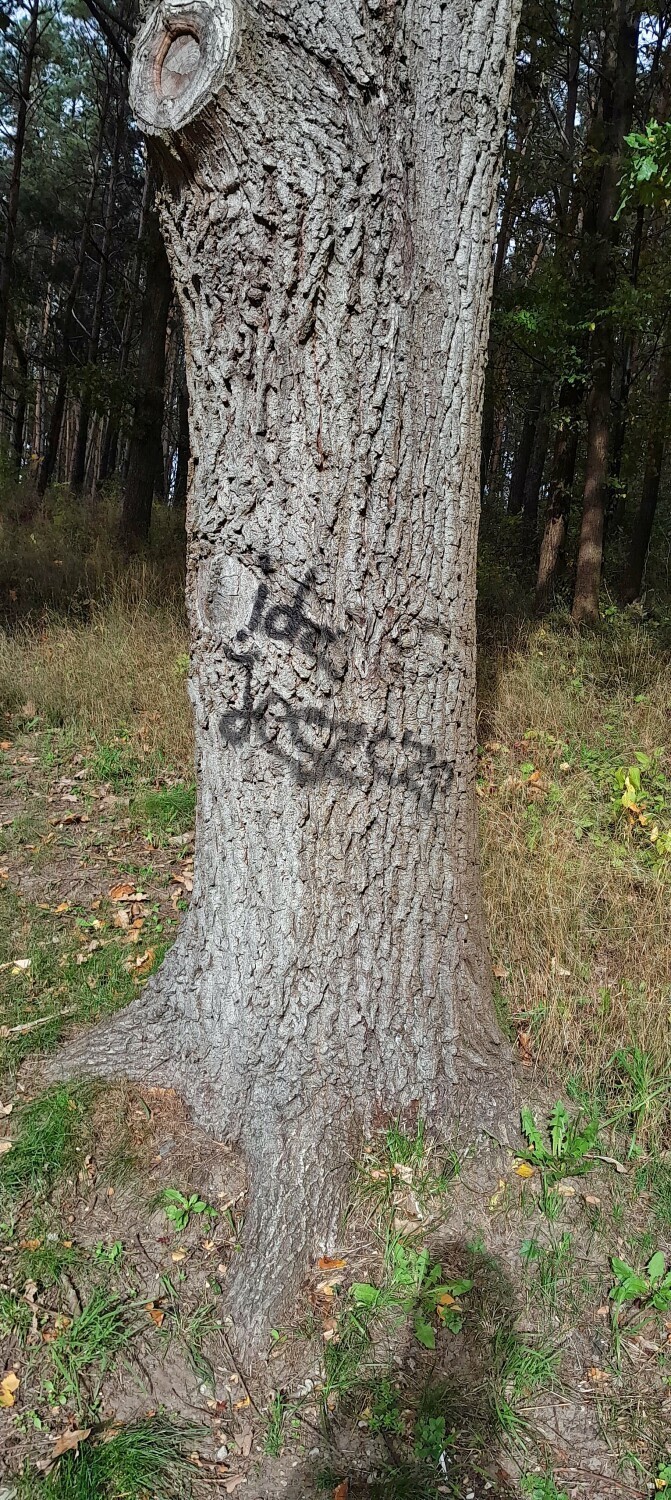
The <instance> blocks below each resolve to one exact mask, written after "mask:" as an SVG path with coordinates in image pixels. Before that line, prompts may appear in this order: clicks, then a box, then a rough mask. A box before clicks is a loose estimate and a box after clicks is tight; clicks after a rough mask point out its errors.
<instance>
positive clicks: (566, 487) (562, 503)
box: [536, 386, 579, 611]
mask: <svg viewBox="0 0 671 1500" xmlns="http://www.w3.org/2000/svg"><path fill="white" fill-rule="evenodd" d="M577 406H578V401H577V390H576V387H575V386H568V387H566V388H565V389H564V390H563V391H562V395H561V398H560V407H561V409H562V413H563V415H562V416H561V418H560V422H559V427H558V428H557V432H556V436H555V442H554V451H553V454H552V469H551V472H550V480H549V485H548V502H547V510H546V512H545V525H544V529H543V539H542V542H541V550H540V559H539V563H538V577H537V580H536V608H537V610H539V611H542V610H544V609H547V607H548V605H549V603H550V600H551V598H552V591H553V588H554V581H555V577H556V573H557V566H558V563H559V558H560V556H561V553H562V549H563V547H564V543H565V541H566V532H567V528H568V519H569V513H570V509H571V495H572V493H573V476H574V474H575V466H576V459H577V456H578V437H579V431H578V423H577Z"/></svg>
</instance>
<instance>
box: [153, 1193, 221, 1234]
mask: <svg viewBox="0 0 671 1500" xmlns="http://www.w3.org/2000/svg"><path fill="white" fill-rule="evenodd" d="M161 1207H162V1208H163V1210H164V1213H165V1216H166V1219H169V1220H170V1223H171V1224H173V1225H174V1227H175V1230H176V1231H177V1233H178V1234H179V1233H180V1232H181V1231H182V1230H183V1229H186V1228H187V1226H188V1225H189V1223H190V1222H191V1216H192V1214H201V1215H202V1216H203V1218H206V1219H216V1217H217V1210H216V1208H212V1205H211V1204H210V1203H206V1202H205V1199H204V1198H199V1197H198V1194H197V1193H191V1194H190V1195H189V1197H188V1198H187V1197H186V1194H185V1193H180V1192H179V1190H178V1189H177V1188H166V1189H165V1192H164V1193H162V1194H161Z"/></svg>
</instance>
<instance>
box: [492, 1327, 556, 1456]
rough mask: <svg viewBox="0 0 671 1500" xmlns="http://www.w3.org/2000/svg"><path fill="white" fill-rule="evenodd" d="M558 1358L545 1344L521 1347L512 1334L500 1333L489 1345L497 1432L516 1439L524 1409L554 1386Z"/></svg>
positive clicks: (522, 1343)
mask: <svg viewBox="0 0 671 1500" xmlns="http://www.w3.org/2000/svg"><path fill="white" fill-rule="evenodd" d="M558 1367H559V1355H558V1352H557V1350H555V1349H553V1348H551V1347H550V1346H549V1345H548V1344H544V1343H542V1342H540V1341H539V1342H538V1343H537V1344H529V1343H525V1341H524V1340H523V1339H522V1338H521V1337H520V1336H519V1334H517V1333H516V1332H515V1331H514V1330H506V1329H501V1330H499V1331H497V1332H496V1333H495V1335H494V1339H493V1343H492V1373H491V1399H492V1405H493V1410H494V1412H495V1415H496V1421H497V1425H498V1427H499V1429H500V1431H501V1432H502V1433H503V1434H504V1435H505V1436H507V1437H509V1438H519V1437H520V1434H521V1430H522V1429H523V1428H524V1427H525V1425H526V1420H527V1419H526V1415H525V1409H526V1407H527V1406H528V1405H529V1403H530V1401H531V1400H532V1399H533V1397H534V1396H537V1395H538V1394H539V1393H540V1392H541V1391H543V1390H552V1389H553V1388H554V1386H555V1385H556V1382H557V1375H558Z"/></svg>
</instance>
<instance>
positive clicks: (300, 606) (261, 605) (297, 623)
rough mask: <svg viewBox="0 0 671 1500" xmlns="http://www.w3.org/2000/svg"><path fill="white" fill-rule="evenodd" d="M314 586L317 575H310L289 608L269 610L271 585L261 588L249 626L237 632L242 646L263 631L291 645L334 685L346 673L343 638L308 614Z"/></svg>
mask: <svg viewBox="0 0 671 1500" xmlns="http://www.w3.org/2000/svg"><path fill="white" fill-rule="evenodd" d="M313 583H314V575H313V574H311V573H309V574H308V576H307V578H306V579H305V580H304V581H303V582H302V583H299V584H297V586H296V594H295V597H294V599H292V601H291V603H290V604H272V605H271V606H270V609H266V605H267V603H268V596H269V593H270V590H269V588H268V584H267V583H261V584H259V587H258V590H257V594H256V598H255V600H254V606H253V608H252V613H251V615H250V618H249V623H248V624H247V625H246V626H243V628H242V629H241V630H239V631H238V632H237V635H236V640H238V641H240V642H243V641H246V640H247V639H248V638H249V636H250V635H254V634H256V633H258V632H260V631H263V633H264V634H265V635H266V636H267V637H268V639H269V640H271V641H288V642H289V644H290V645H292V646H298V648H299V650H300V651H303V652H304V654H305V655H306V656H311V657H312V658H313V660H314V661H315V662H318V663H319V664H320V665H321V666H323V667H324V669H325V671H326V672H327V674H328V676H329V677H330V678H331V679H332V680H333V681H334V682H339V681H340V680H341V678H343V677H344V676H345V672H346V670H347V657H346V654H345V646H344V641H343V637H342V635H339V634H338V633H337V632H336V631H335V630H331V629H330V628H329V626H328V625H318V624H317V622H316V620H312V619H311V618H310V616H309V615H308V614H307V613H306V610H305V597H306V595H307V593H308V592H309V590H310V588H311V587H312V585H313Z"/></svg>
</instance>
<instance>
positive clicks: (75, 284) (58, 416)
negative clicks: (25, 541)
mask: <svg viewBox="0 0 671 1500" xmlns="http://www.w3.org/2000/svg"><path fill="white" fill-rule="evenodd" d="M105 109H106V100H105V101H103V105H102V113H101V123H100V133H99V136H98V149H97V152H96V157H95V161H94V164H93V174H92V177H91V186H90V188H89V196H88V200H87V203H86V209H85V211H84V222H83V224H82V231H81V234H80V236H79V244H78V246H77V259H76V262H75V269H74V274H73V277H72V282H71V284H70V290H69V292H68V296H67V300H66V303H65V308H64V311H63V323H62V349H61V358H60V374H59V377H58V385H57V387H56V395H55V397H54V404H53V406H52V408H51V418H50V421H49V429H48V432H47V441H46V447H45V451H44V457H43V459H42V462H41V464H40V468H39V471H38V475H37V491H38V494H40V495H43V494H44V493H45V490H46V489H47V486H48V485H49V484H50V482H51V479H52V478H53V474H54V471H55V468H56V461H57V459H58V452H59V448H60V445H61V429H62V426H63V417H64V415H65V403H66V400H67V394H68V379H69V366H70V356H71V341H72V330H73V325H74V313H75V307H76V304H77V298H78V296H79V290H80V287H81V284H82V277H83V275H84V264H85V261H86V247H87V244H88V239H89V234H90V231H91V219H92V216H93V205H94V203H95V195H96V190H97V186H98V176H99V173H100V163H101V160H102V154H103V148H104V142H105Z"/></svg>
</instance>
